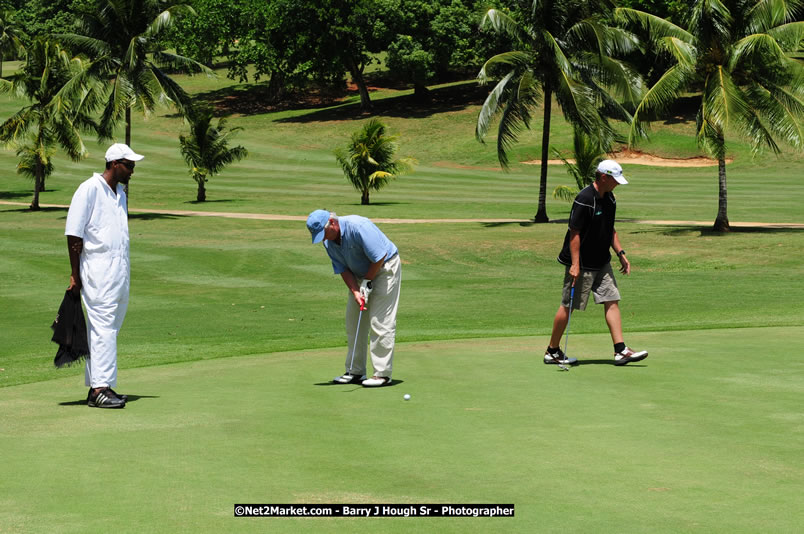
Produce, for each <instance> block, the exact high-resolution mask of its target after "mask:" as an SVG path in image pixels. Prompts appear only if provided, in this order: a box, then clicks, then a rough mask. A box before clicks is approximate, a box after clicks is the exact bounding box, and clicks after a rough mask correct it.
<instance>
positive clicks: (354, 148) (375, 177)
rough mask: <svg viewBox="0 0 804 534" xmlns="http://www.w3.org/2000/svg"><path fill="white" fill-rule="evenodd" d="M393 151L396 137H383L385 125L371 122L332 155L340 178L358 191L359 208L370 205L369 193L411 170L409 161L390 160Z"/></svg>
mask: <svg viewBox="0 0 804 534" xmlns="http://www.w3.org/2000/svg"><path fill="white" fill-rule="evenodd" d="M396 150H397V144H396V137H392V136H388V135H386V133H385V125H384V124H383V123H382V122H380V120H378V119H372V120H370V121H368V122H367V123H366V124H365V125H364V126H363V127H362V128H361V129H360V130H359V131H357V132H355V133H353V134H352V139H351V141H350V142H349V144H348V145H347V146H346V149H345V150H343V149H338V150H336V151H335V159H336V160H337V161H338V163H339V164H340V165H341V168H342V169H343V174H344V175H345V176H346V178H347V179H348V180H349V182H351V184H352V185H353V186H354V188H355V189H357V190H358V191H360V194H361V196H360V203H361V204H363V205H368V204H370V201H369V193H370V192H371V191H372V190H374V191H379V190H380V189H382V188H383V187H385V186H386V185H388V183H390V181H391V180H393V179H395V178H396V177H397V176H400V175H402V174H404V173H406V172H409V171H410V170H412V168H413V163H414V162H413V160H411V159H408V158H405V159H394V153H395V152H396Z"/></svg>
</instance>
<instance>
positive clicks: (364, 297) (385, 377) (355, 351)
mask: <svg viewBox="0 0 804 534" xmlns="http://www.w3.org/2000/svg"><path fill="white" fill-rule="evenodd" d="M307 229H308V230H310V233H311V234H312V236H313V243H314V244H315V243H320V242H321V241H323V242H324V248H326V250H327V254H328V255H329V258H330V260H332V268H333V270H334V271H335V274H340V275H341V278H343V281H344V283H345V284H346V287H348V288H349V292H350V295H349V298H348V300H347V303H346V335H347V337H348V339H349V345H348V350H347V352H346V372H345V373H344V374H343V375H341V376H339V377H337V378H335V380H334V382H335V383H337V384H355V383H358V382H360V383H361V384H362V385H363V386H365V387H378V386H385V385H388V384H390V383H391V371H392V370H393V361H394V341H395V338H396V311H397V307H398V306H399V289H400V284H401V282H402V268H401V262H400V260H399V252H398V250H397V248H396V245H394V244H393V243H392V242H391V241H390V240H389V239H388V238H387V237H385V234H383V233H382V232H381V231H380V229H379V228H377V226H376V225H375V224H374V223H373V222H371V221H370V220H368V219H366V218H365V217H360V216H359V215H346V216H344V217H338V216H337V215H336V214H334V213H330V212H329V211H326V210H316V211H314V212H312V213H311V214H310V216H309V217H308V218H307ZM369 296H370V297H371V298H369ZM361 307H365V311H364V312H363V314H362V318H361V319H360V324H359V325H358V318H359V317H361V314H360V309H361ZM369 335H370V340H371V343H370V348H371V364H372V366H373V367H374V375H373V376H372V377H371V378H369V379H366V376H365V374H366V336H369ZM358 336H359V337H358Z"/></svg>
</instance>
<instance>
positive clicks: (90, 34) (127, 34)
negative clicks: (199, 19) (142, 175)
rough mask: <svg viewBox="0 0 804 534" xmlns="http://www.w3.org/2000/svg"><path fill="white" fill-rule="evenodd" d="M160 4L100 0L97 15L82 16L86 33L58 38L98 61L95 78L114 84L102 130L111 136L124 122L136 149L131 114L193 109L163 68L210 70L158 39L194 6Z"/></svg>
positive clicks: (128, 141) (139, 0)
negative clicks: (164, 108) (170, 107)
mask: <svg viewBox="0 0 804 534" xmlns="http://www.w3.org/2000/svg"><path fill="white" fill-rule="evenodd" d="M163 4H164V2H162V1H160V0H95V7H94V9H93V11H92V12H89V13H82V14H81V15H80V18H81V33H80V34H62V35H58V36H57V37H58V38H59V39H60V40H61V41H62V42H64V43H65V44H67V45H68V46H70V47H71V48H72V49H74V50H76V51H80V52H83V53H85V54H87V56H88V57H89V58H90V59H91V60H92V62H93V69H92V75H94V76H97V77H99V78H101V79H104V80H106V81H107V82H108V83H109V89H110V90H109V97H108V100H107V102H106V106H105V108H104V110H103V115H102V117H101V126H102V127H103V128H104V130H105V132H106V133H107V135H111V131H112V130H113V128H114V126H115V125H116V124H118V123H119V122H120V121H121V120H124V121H125V127H126V133H125V137H126V138H125V142H126V144H127V145H129V146H131V110H132V109H134V110H137V111H141V112H144V113H146V114H148V113H151V112H152V111H154V109H155V108H156V106H157V104H173V105H175V106H176V107H177V108H178V109H179V111H180V112H182V113H184V112H185V110H186V109H187V108H188V107H189V106H190V105H191V99H190V97H189V96H188V95H187V93H186V92H185V91H184V90H183V89H182V88H181V86H180V85H179V84H178V83H176V82H175V81H174V80H173V79H172V78H171V77H170V76H169V75H168V73H167V72H166V71H165V70H164V69H166V68H169V69H173V70H182V71H186V72H206V73H208V74H211V71H210V70H209V69H208V68H207V67H206V66H204V65H202V64H201V63H198V62H197V61H194V60H192V59H189V58H186V57H184V56H180V55H177V54H171V53H168V52H165V51H162V50H161V47H160V41H159V38H160V37H161V36H163V35H164V33H165V32H166V31H167V30H169V29H171V28H172V27H173V26H174V25H175V22H176V17H177V16H181V15H192V14H194V13H195V12H194V11H193V10H192V8H190V7H189V6H185V5H175V6H172V7H169V8H167V9H162V8H161V6H162V5H163Z"/></svg>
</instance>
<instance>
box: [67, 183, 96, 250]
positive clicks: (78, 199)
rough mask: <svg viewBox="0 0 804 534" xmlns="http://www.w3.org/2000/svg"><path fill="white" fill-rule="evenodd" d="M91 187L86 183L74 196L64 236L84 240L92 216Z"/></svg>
mask: <svg viewBox="0 0 804 534" xmlns="http://www.w3.org/2000/svg"><path fill="white" fill-rule="evenodd" d="M91 189H92V188H91V187H88V185H87V184H86V183H83V184H81V185H80V186H79V187H78V189H77V190H76V192H75V194H74V195H73V200H72V201H71V202H70V209H69V211H68V212H67V224H66V225H65V228H64V235H74V236H76V237H80V238H81V239H83V238H84V233H85V229H86V227H87V223H88V222H89V217H90V215H92V205H93V202H91V200H92V199H90V196H92V195H91Z"/></svg>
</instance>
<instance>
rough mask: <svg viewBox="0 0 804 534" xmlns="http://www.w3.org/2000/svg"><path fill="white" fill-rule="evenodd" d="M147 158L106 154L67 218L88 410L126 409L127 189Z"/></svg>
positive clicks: (124, 152) (125, 150)
mask: <svg viewBox="0 0 804 534" xmlns="http://www.w3.org/2000/svg"><path fill="white" fill-rule="evenodd" d="M142 158H143V156H141V155H139V154H136V153H135V152H134V151H133V150H131V148H129V147H128V146H127V145H124V144H122V143H117V144H114V145H112V146H111V147H109V149H108V150H107V151H106V170H104V172H103V174H98V173H95V174H93V175H92V177H91V178H90V179H89V180H87V181H85V182H84V183H82V184H81V185H80V186H79V187H78V190H77V191H76V192H75V194H74V195H73V200H72V202H71V203H70V210H69V211H68V213H67V225H66V228H65V230H64V234H65V235H66V236H67V248H68V251H69V254H70V267H71V268H72V272H71V274H70V286H69V287H68V288H67V289H68V291H80V292H81V298H82V300H83V301H84V307H85V308H86V311H87V329H88V330H89V335H88V338H89V357H88V358H87V361H86V374H85V380H86V385H87V386H89V388H90V389H89V393H88V395H87V405H88V406H91V407H97V408H123V407H125V405H126V396H125V395H118V394H117V393H116V392H115V391H114V390H113V389H112V387H114V386H116V385H117V334H118V332H119V331H120V327H121V326H122V325H123V319H124V318H125V316H126V309H127V308H128V289H129V275H130V268H129V250H128V242H129V239H128V206H127V203H126V194H125V192H124V190H123V185H124V184H128V182H129V180H130V179H131V175H132V174H133V173H134V162H136V161H139V160H141V159H142Z"/></svg>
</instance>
